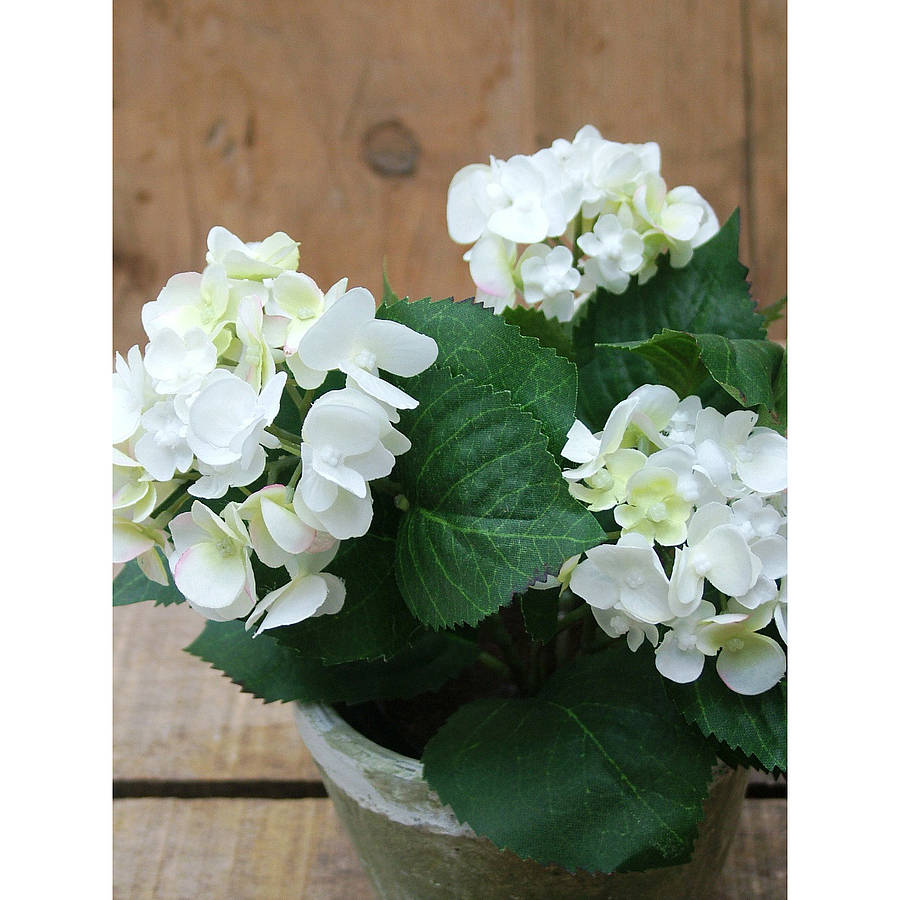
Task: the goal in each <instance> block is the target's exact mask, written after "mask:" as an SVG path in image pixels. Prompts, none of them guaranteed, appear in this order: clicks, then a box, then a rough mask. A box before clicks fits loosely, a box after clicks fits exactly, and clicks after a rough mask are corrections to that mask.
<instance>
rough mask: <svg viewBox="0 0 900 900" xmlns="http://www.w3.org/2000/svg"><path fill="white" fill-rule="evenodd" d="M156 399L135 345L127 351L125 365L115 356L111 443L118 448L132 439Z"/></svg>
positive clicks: (119, 355)
mask: <svg viewBox="0 0 900 900" xmlns="http://www.w3.org/2000/svg"><path fill="white" fill-rule="evenodd" d="M157 399H159V398H158V396H157V394H156V391H154V389H153V382H152V381H151V380H150V377H149V376H148V374H147V372H146V370H145V368H144V360H143V359H142V358H141V351H140V349H139V348H138V346H137V344H135V345H134V346H133V347H132V348H131V349H130V350H129V351H128V359H127V361H126V360H125V359H124V358H123V357H122V354H121V353H117V354H116V370H115V372H113V376H112V408H113V416H112V419H113V422H112V442H113V443H114V444H121V443H123V442H124V441H127V440H128V439H129V438H131V437H132V436H133V435H134V433H135V432H136V431H137V430H138V426H139V425H140V424H141V416H142V415H143V413H144V411H145V410H146V409H148V408H149V407H150V406H152V405H153V404H154V403H155V402H156V401H157Z"/></svg>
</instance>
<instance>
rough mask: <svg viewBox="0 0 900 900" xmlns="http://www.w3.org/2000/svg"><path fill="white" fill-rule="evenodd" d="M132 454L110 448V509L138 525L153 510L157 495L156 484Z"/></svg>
mask: <svg viewBox="0 0 900 900" xmlns="http://www.w3.org/2000/svg"><path fill="white" fill-rule="evenodd" d="M133 452H134V451H133V450H132V451H131V453H130V454H129V453H126V452H125V451H124V450H121V449H119V448H117V447H113V451H112V453H113V460H112V462H113V494H112V508H113V512H114V513H116V514H117V516H118V517H119V518H127V519H128V520H130V521H132V522H141V521H143V520H144V519H146V518H147V516H149V515H150V513H152V512H153V510H154V509H155V508H156V504H157V502H158V496H157V488H156V483H155V482H154V481H153V478H152V476H151V475H150V474H149V473H148V472H147V471H146V470H145V469H144V467H143V466H142V465H141V464H140V462H138V460H137V459H135V458H134V455H133Z"/></svg>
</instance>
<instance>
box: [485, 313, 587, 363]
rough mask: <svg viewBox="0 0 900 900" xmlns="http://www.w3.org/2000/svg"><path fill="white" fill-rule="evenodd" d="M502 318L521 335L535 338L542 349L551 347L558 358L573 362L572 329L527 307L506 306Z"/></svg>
mask: <svg viewBox="0 0 900 900" xmlns="http://www.w3.org/2000/svg"><path fill="white" fill-rule="evenodd" d="M503 318H504V319H505V320H506V321H507V322H509V324H510V325H515V326H516V327H517V328H518V329H519V331H521V332H522V334H525V335H528V336H529V337H533V338H537V339H538V340H539V341H540V342H541V345H542V346H544V347H552V348H553V349H554V350H555V351H556V352H557V353H558V354H559V355H560V356H564V357H565V358H566V359H568V360H571V361H572V362H575V348H574V347H573V346H572V333H571V332H572V329H571V327H570V326H569V325H568V324H563V323H562V322H560V321H558V320H557V319H548V318H547V317H546V316H545V315H544V314H543V313H542V312H541V311H540V310H537V309H532V308H531V307H528V306H508V307H507V308H506V309H504V310H503Z"/></svg>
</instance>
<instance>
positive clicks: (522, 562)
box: [392, 326, 605, 628]
mask: <svg viewBox="0 0 900 900" xmlns="http://www.w3.org/2000/svg"><path fill="white" fill-rule="evenodd" d="M504 327H506V326H504ZM404 386H405V387H406V389H407V390H408V391H409V393H410V394H412V395H413V396H414V397H416V398H417V399H418V400H419V406H418V408H417V409H415V410H411V411H408V412H404V414H403V421H402V423H401V427H402V428H403V431H404V432H405V434H406V435H407V436H408V437H409V439H410V441H412V449H411V450H409V451H408V452H407V453H405V454H404V455H403V456H401V457H399V458H398V460H397V466H396V468H395V469H394V473H393V475H392V478H395V479H396V480H397V481H399V482H400V484H401V486H402V490H403V493H404V495H405V496H406V498H407V500H408V501H409V504H410V508H409V510H408V512H406V513H405V514H404V516H403V519H402V521H401V524H400V530H399V532H398V535H397V565H396V577H397V584H398V585H399V586H400V591H401V593H402V594H403V599H404V600H405V601H406V603H407V605H408V606H409V608H410V609H411V610H412V612H413V614H414V615H415V616H416V617H417V618H418V619H420V620H421V621H423V622H425V623H426V624H427V625H429V626H431V627H432V628H445V627H447V626H452V625H455V624H458V623H462V622H465V623H468V624H470V625H474V624H475V623H476V622H478V621H479V620H481V619H483V618H484V617H485V616H488V615H490V614H491V613H493V612H496V611H497V610H498V609H499V608H500V607H501V606H504V605H506V604H508V603H509V602H510V601H511V600H512V598H513V595H515V594H521V593H522V592H523V591H524V590H525V589H526V588H527V587H528V585H529V584H531V583H534V580H535V578H536V577H538V576H540V575H543V574H544V573H546V572H557V571H558V570H559V566H560V565H561V564H562V562H563V561H564V560H566V559H568V558H569V557H570V556H572V555H574V554H576V553H581V552H583V551H584V550H587V549H588V548H590V547H593V546H595V545H596V544H599V543H600V542H601V541H602V540H603V539H604V537H605V534H604V532H603V530H602V529H601V528H600V526H599V525H598V524H597V521H596V519H595V518H594V517H593V516H592V515H591V514H590V513H589V512H587V510H585V508H584V507H583V506H582V505H581V504H580V503H578V502H577V501H576V500H573V499H572V497H571V496H570V495H569V492H568V490H567V487H566V483H565V480H564V479H563V478H562V475H561V472H560V469H559V466H558V465H557V464H556V462H555V461H554V459H553V457H552V456H550V454H549V453H548V452H547V438H546V435H545V434H544V433H543V432H542V431H541V428H540V425H539V423H538V422H537V420H536V419H534V418H533V417H532V416H531V415H529V414H528V413H527V412H526V411H525V410H523V409H522V408H521V407H519V406H516V405H515V404H514V403H513V401H512V399H511V397H510V395H509V393H508V392H506V391H500V392H496V393H494V392H492V391H491V390H489V389H488V388H486V387H483V386H481V385H478V384H476V383H475V382H473V381H470V380H469V379H467V378H463V377H462V376H453V375H451V374H450V373H449V372H448V371H447V370H446V369H431V370H429V371H427V372H424V373H423V374H422V375H419V376H416V377H415V378H410V379H408V380H407V381H406V382H405V385H404Z"/></svg>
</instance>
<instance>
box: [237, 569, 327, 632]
mask: <svg viewBox="0 0 900 900" xmlns="http://www.w3.org/2000/svg"><path fill="white" fill-rule="evenodd" d="M327 595H328V584H327V583H326V581H325V580H324V579H323V578H321V577H320V576H319V575H307V576H306V577H305V578H301V579H299V580H297V581H292V582H291V583H290V584H288V585H287V586H286V587H285V588H283V589H281V592H280V594H279V596H278V597H277V599H276V600H275V602H274V603H271V604H268V606H267V609H266V613H265V619H264V620H263V622H262V624H261V625H260V626H259V628H258V629H257V632H256V633H257V634H261V633H262V632H263V631H267V630H268V629H269V628H280V627H282V626H284V625H295V624H296V623H297V622H302V621H304V620H305V619H308V618H310V616H313V615H315V612H316V610H317V609H318V608H319V607H320V606H321V605H322V604H323V603H324V602H325V598H326V596H327ZM267 599H268V598H267ZM248 624H249V622H248Z"/></svg>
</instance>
